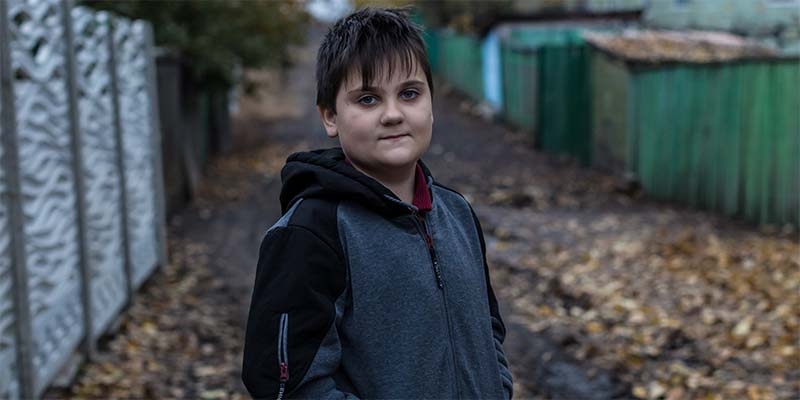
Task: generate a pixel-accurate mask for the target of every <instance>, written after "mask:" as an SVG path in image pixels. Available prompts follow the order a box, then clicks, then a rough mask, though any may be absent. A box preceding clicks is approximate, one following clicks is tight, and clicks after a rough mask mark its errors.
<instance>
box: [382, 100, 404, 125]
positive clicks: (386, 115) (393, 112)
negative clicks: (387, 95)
mask: <svg viewBox="0 0 800 400" xmlns="http://www.w3.org/2000/svg"><path fill="white" fill-rule="evenodd" d="M400 122H403V113H402V112H401V111H400V109H399V108H398V107H397V103H396V102H394V101H387V102H386V107H385V108H384V110H383V115H381V124H382V125H397V124H399V123H400Z"/></svg>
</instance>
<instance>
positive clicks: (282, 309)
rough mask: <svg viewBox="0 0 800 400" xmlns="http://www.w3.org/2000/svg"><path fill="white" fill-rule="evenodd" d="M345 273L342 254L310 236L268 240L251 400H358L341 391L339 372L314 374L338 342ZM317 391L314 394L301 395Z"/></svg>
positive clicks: (249, 353)
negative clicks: (330, 343)
mask: <svg viewBox="0 0 800 400" xmlns="http://www.w3.org/2000/svg"><path fill="white" fill-rule="evenodd" d="M344 268H345V266H344V263H343V260H342V257H341V254H340V252H339V251H337V250H336V249H335V248H334V246H332V245H331V243H330V242H329V241H325V240H322V239H321V238H320V237H319V236H318V235H317V234H315V233H314V232H312V231H310V230H308V229H307V228H304V227H300V226H286V227H279V228H275V229H273V230H271V231H270V232H269V233H267V235H266V236H265V238H264V240H263V241H262V243H261V248H260V253H259V260H258V266H257V271H256V279H255V287H254V289H253V297H252V300H251V304H250V313H249V316H248V320H247V330H246V335H245V345H244V361H243V366H242V381H243V382H244V384H245V386H246V387H247V390H248V391H249V392H250V395H251V396H253V397H254V398H278V397H284V398H286V397H288V396H289V395H290V394H292V393H301V392H302V393H303V396H304V397H315V398H347V397H351V395H349V394H347V393H343V392H339V391H338V389H336V387H335V384H334V383H333V379H332V378H331V377H330V375H331V374H333V373H334V372H335V371H318V370H317V371H309V369H310V368H312V364H313V361H314V357H315V356H316V354H317V353H318V351H320V346H321V345H322V343H323V339H325V337H326V335H329V334H331V332H333V333H334V334H335V326H334V321H335V316H336V310H335V301H336V299H337V298H338V297H339V296H340V295H341V293H342V292H343V291H344V287H345V270H344ZM312 375H313V379H312V378H308V379H307V376H312ZM309 380H312V381H313V382H309ZM312 387H313V388H314V390H313V391H312V392H308V391H307V390H301V389H304V388H305V389H308V388H312ZM323 391H324V393H323Z"/></svg>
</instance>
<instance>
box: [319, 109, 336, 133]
mask: <svg viewBox="0 0 800 400" xmlns="http://www.w3.org/2000/svg"><path fill="white" fill-rule="evenodd" d="M317 111H319V118H320V119H321V120H322V125H324V126H325V133H327V135H328V137H329V138H331V139H333V138H335V137H337V136H339V128H338V127H337V126H336V112H335V111H333V110H331V109H330V108H326V107H323V106H317Z"/></svg>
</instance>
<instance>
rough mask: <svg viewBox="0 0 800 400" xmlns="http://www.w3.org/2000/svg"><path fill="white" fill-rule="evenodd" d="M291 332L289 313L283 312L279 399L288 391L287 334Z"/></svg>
mask: <svg viewBox="0 0 800 400" xmlns="http://www.w3.org/2000/svg"><path fill="white" fill-rule="evenodd" d="M288 333H289V314H287V313H283V314H281V321H280V324H279V328H278V368H279V370H280V382H281V386H280V389H279V390H278V400H282V399H283V395H284V392H285V391H286V382H288V381H289V354H288V352H287V350H286V348H287V344H286V341H287V336H288Z"/></svg>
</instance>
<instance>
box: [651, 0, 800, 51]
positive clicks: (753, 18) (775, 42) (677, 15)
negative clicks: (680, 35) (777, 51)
mask: <svg viewBox="0 0 800 400" xmlns="http://www.w3.org/2000/svg"><path fill="white" fill-rule="evenodd" d="M643 20H644V22H645V24H646V25H649V26H652V27H658V28H669V29H709V30H724V31H729V32H734V33H738V34H741V35H745V36H750V37H755V38H758V39H761V40H763V41H764V42H765V43H767V44H769V45H772V46H775V47H778V48H781V49H783V50H784V51H786V52H788V53H793V54H797V53H800V0H714V1H708V0H651V1H650V2H649V5H648V6H647V7H646V8H645V10H644V15H643Z"/></svg>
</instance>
